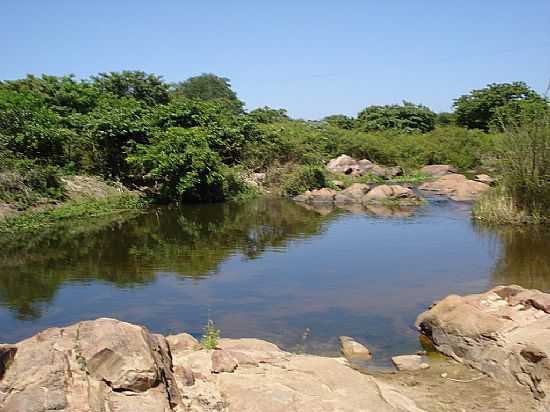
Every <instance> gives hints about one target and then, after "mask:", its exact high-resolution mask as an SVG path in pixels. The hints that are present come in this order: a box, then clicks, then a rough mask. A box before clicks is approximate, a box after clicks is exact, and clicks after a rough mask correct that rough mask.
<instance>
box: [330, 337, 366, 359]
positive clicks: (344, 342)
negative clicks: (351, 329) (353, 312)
mask: <svg viewBox="0 0 550 412" xmlns="http://www.w3.org/2000/svg"><path fill="white" fill-rule="evenodd" d="M338 339H339V341H340V351H341V352H342V354H343V355H344V356H345V357H346V358H348V359H351V358H362V359H364V360H371V359H372V353H371V351H370V350H369V349H368V348H367V347H366V346H365V345H362V344H361V343H359V342H357V341H356V340H355V339H353V338H350V337H349V336H340V337H339V338H338Z"/></svg>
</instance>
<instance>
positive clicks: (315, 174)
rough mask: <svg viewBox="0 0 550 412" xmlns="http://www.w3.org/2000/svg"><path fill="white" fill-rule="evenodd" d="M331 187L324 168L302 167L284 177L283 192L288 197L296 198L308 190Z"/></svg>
mask: <svg viewBox="0 0 550 412" xmlns="http://www.w3.org/2000/svg"><path fill="white" fill-rule="evenodd" d="M326 186H329V183H328V179H327V172H326V169H325V168H324V167H323V166H309V165H308V166H301V167H298V168H296V169H295V170H294V171H292V172H291V173H290V174H288V175H286V176H284V177H283V181H282V184H281V192H282V194H283V195H286V196H296V195H298V194H300V193H303V192H305V191H306V190H313V189H320V188H323V187H326Z"/></svg>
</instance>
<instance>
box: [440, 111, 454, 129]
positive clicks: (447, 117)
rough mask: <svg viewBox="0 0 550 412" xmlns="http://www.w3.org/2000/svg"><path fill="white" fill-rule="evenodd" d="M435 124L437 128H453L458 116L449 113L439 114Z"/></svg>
mask: <svg viewBox="0 0 550 412" xmlns="http://www.w3.org/2000/svg"><path fill="white" fill-rule="evenodd" d="M435 124H436V125H437V126H453V125H455V124H456V116H455V114H454V113H449V112H440V113H437V115H436V118H435Z"/></svg>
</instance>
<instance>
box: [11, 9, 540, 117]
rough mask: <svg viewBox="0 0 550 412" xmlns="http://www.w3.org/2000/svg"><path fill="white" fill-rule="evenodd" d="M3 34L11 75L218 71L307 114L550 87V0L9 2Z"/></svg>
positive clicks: (260, 100)
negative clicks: (495, 89) (499, 88)
mask: <svg viewBox="0 0 550 412" xmlns="http://www.w3.org/2000/svg"><path fill="white" fill-rule="evenodd" d="M0 39H2V42H1V44H0V79H3V80H6V79H16V78H21V77H24V76H25V75H26V74H28V73H32V74H38V75H39V74H42V73H46V74H52V75H63V74H69V73H72V74H74V75H76V76H77V77H79V78H86V77H88V76H90V75H93V74H96V73H99V72H105V71H120V70H143V71H145V72H152V73H156V74H159V75H162V76H163V77H164V79H165V80H167V81H169V82H177V81H181V80H185V79H186V78H188V77H190V76H194V75H197V74H201V73H215V74H217V75H220V76H223V77H227V78H229V79H230V80H231V83H232V86H233V89H234V90H235V91H236V92H237V94H238V96H239V98H240V99H241V100H243V101H245V102H246V104H247V108H248V109H253V108H255V107H259V106H264V105H268V106H271V107H275V108H285V109H287V110H288V112H289V114H290V115H291V116H293V117H299V118H305V119H320V118H322V117H324V116H326V115H329V114H347V115H356V114H357V112H359V111H360V110H361V109H363V108H364V107H366V106H367V105H375V104H376V105H380V104H393V103H400V102H401V101H403V100H407V101H412V102H415V103H422V104H425V105H427V106H429V107H431V108H432V109H433V110H435V111H438V112H439V111H448V110H450V109H451V106H452V102H453V99H455V98H457V97H458V96H460V95H462V94H465V93H468V92H469V91H471V90H472V89H476V88H481V87H484V86H485V85H487V84H489V83H494V82H511V81H517V80H519V81H525V82H526V83H527V84H529V85H530V86H531V87H532V88H534V89H535V90H536V91H538V92H541V93H543V92H544V91H545V90H546V87H547V85H548V82H549V81H550V0H523V1H521V0H483V1H481V0H462V1H441V0H438V1H435V0H434V1H431V0H426V1H423V0H417V1H411V0H392V1H381V0H372V1H371V0H362V1H360V0H353V1H351V0H349V1H346V0H340V1H334V0H333V1H326V0H316V1H310V0H294V1H288V0H278V1H276V2H265V1H257V0H256V1H244V0H242V1H239V0H235V1H227V0H226V1H212V0H211V1H208V0H203V1H200V2H199V1H184V0H164V1H163V0H156V1H151V0H147V1H145V0H132V1H127V0H110V1H107V0H94V1H84V0H80V1H79V0H71V1H66V0H65V1H61V0H16V1H14V0H1V1H0Z"/></svg>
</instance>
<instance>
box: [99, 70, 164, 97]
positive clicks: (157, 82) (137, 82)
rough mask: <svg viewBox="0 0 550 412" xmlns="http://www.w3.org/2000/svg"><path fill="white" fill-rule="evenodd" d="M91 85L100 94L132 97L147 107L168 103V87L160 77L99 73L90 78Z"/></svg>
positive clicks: (143, 74) (141, 73)
mask: <svg viewBox="0 0 550 412" xmlns="http://www.w3.org/2000/svg"><path fill="white" fill-rule="evenodd" d="M91 79H92V84H93V85H94V86H95V87H97V88H98V89H99V90H100V91H101V92H102V93H112V94H114V95H116V96H119V97H133V98H135V99H137V100H141V101H143V102H145V103H146V104H149V105H154V104H160V103H166V102H168V98H169V96H168V89H169V86H168V84H167V83H165V82H164V81H163V80H162V77H160V76H157V75H155V74H148V73H145V72H142V71H128V70H124V71H122V72H110V73H99V74H98V75H97V76H92V77H91Z"/></svg>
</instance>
